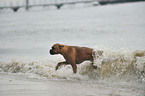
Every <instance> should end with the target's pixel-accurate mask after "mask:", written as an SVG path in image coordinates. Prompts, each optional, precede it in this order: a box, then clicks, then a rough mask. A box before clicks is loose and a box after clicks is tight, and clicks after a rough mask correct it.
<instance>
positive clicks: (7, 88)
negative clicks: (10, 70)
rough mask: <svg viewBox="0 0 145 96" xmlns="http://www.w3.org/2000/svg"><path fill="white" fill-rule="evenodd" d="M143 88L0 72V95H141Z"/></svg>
mask: <svg viewBox="0 0 145 96" xmlns="http://www.w3.org/2000/svg"><path fill="white" fill-rule="evenodd" d="M143 94H144V92H143V90H140V89H136V88H133V87H129V86H123V87H121V86H112V85H106V84H103V83H97V84H94V83H88V82H83V81H68V80H39V79H29V78H26V77H25V76H16V75H14V74H13V75H12V74H5V73H0V96H143Z"/></svg>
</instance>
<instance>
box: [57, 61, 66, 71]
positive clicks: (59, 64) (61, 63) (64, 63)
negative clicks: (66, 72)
mask: <svg viewBox="0 0 145 96" xmlns="http://www.w3.org/2000/svg"><path fill="white" fill-rule="evenodd" d="M68 64H69V63H67V62H66V61H64V62H59V63H58V64H57V66H56V67H55V70H57V69H58V68H59V66H61V65H68Z"/></svg>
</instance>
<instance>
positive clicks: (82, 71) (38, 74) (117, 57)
mask: <svg viewBox="0 0 145 96" xmlns="http://www.w3.org/2000/svg"><path fill="white" fill-rule="evenodd" d="M62 60H63V59H62V58H57V59H56V58H55V60H54V59H51V60H49V59H45V60H32V59H31V60H28V59H27V60H15V59H13V60H11V61H10V62H8V63H6V62H0V72H7V73H16V74H20V75H22V74H23V75H27V76H28V77H29V78H48V79H67V80H98V79H101V80H102V79H110V78H111V80H112V79H113V80H125V81H130V80H135V81H138V82H145V51H139V50H138V51H135V52H133V51H131V50H127V49H122V50H119V51H113V50H109V49H107V50H104V53H103V56H97V55H96V57H95V65H96V66H97V69H93V68H92V66H91V64H90V62H88V61H86V62H83V63H82V64H80V65H77V66H78V73H77V74H73V72H72V68H71V66H69V65H67V66H61V67H60V69H59V70H58V71H55V66H56V64H57V63H58V62H60V61H62Z"/></svg>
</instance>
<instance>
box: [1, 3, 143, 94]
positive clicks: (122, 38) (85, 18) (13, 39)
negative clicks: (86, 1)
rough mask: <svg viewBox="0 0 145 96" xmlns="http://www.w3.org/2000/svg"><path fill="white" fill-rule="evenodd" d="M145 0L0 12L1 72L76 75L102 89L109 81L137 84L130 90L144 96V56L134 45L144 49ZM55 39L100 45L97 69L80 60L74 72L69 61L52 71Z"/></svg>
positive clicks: (56, 77)
mask: <svg viewBox="0 0 145 96" xmlns="http://www.w3.org/2000/svg"><path fill="white" fill-rule="evenodd" d="M144 3H145V2H138V3H126V4H117V5H107V6H97V7H91V6H89V7H79V8H78V7H75V6H74V8H72V7H69V6H64V7H63V8H62V9H61V10H55V9H51V8H50V9H47V8H40V9H33V8H32V9H30V11H25V10H23V9H21V10H20V11H18V12H17V13H13V12H11V11H10V10H9V11H8V12H1V13H0V17H1V18H0V22H1V23H0V72H2V73H5V72H6V73H9V74H16V75H21V76H26V77H28V78H30V79H33V78H37V79H40V80H43V79H47V80H58V81H59V80H66V81H69V80H71V81H75V82H77V81H78V82H79V84H80V85H81V83H80V82H84V83H85V82H87V83H89V82H92V83H93V84H96V86H97V85H98V84H99V83H103V85H102V86H103V88H104V89H106V87H105V86H109V85H113V86H116V89H118V86H122V87H126V86H127V87H129V86H132V87H133V88H134V89H136V90H138V92H136V93H134V96H136V95H139V96H143V95H144V91H145V90H144V89H145V88H144V86H145V56H144V55H142V56H140V57H139V56H136V57H135V55H136V50H142V51H140V52H141V53H143V54H144V52H145V51H144V50H145V49H144V48H145V44H144V41H145V38H144V37H145V27H144V26H145V20H144V17H145V13H144V8H145V4H144ZM54 43H62V44H66V45H76V46H85V47H91V48H94V50H103V51H104V53H103V56H101V57H99V58H96V59H95V65H97V66H98V69H97V70H93V69H92V68H91V66H90V62H83V63H82V64H81V65H78V73H77V74H73V73H72V68H71V66H62V67H61V68H60V69H59V70H58V71H55V66H56V64H57V63H58V62H61V61H64V59H63V57H62V56H61V55H56V56H51V55H50V54H49V53H48V50H49V49H50V48H51V46H52V45H53V44H54ZM82 86H83V85H82ZM88 88H90V86H89V87H88ZM112 88H113V87H112ZM92 89H93V88H92ZM94 90H95V89H94ZM106 90H107V89H106ZM139 90H140V91H139ZM107 91H110V90H109V89H108V90H107ZM110 95H111V94H110ZM118 95H121V96H123V93H118ZM126 95H128V96H129V95H131V94H129V93H128V94H126ZM111 96H112V95H111Z"/></svg>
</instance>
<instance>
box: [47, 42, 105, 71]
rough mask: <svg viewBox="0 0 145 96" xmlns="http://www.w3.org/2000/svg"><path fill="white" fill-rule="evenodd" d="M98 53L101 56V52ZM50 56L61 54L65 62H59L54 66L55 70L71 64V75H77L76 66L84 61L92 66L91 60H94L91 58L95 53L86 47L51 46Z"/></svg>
mask: <svg viewBox="0 0 145 96" xmlns="http://www.w3.org/2000/svg"><path fill="white" fill-rule="evenodd" d="M100 52H101V54H102V53H103V51H100ZM50 54H51V55H55V54H61V55H62V56H63V57H64V58H65V60H66V61H64V62H59V63H58V64H57V66H56V70H57V69H58V67H59V66H61V65H68V64H71V66H72V68H73V73H77V66H76V64H80V63H82V62H83V61H85V60H89V61H91V62H92V65H93V60H94V58H93V57H94V56H95V54H96V53H95V51H93V49H91V48H87V47H78V46H67V45H62V44H54V45H53V46H52V49H51V50H50Z"/></svg>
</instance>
